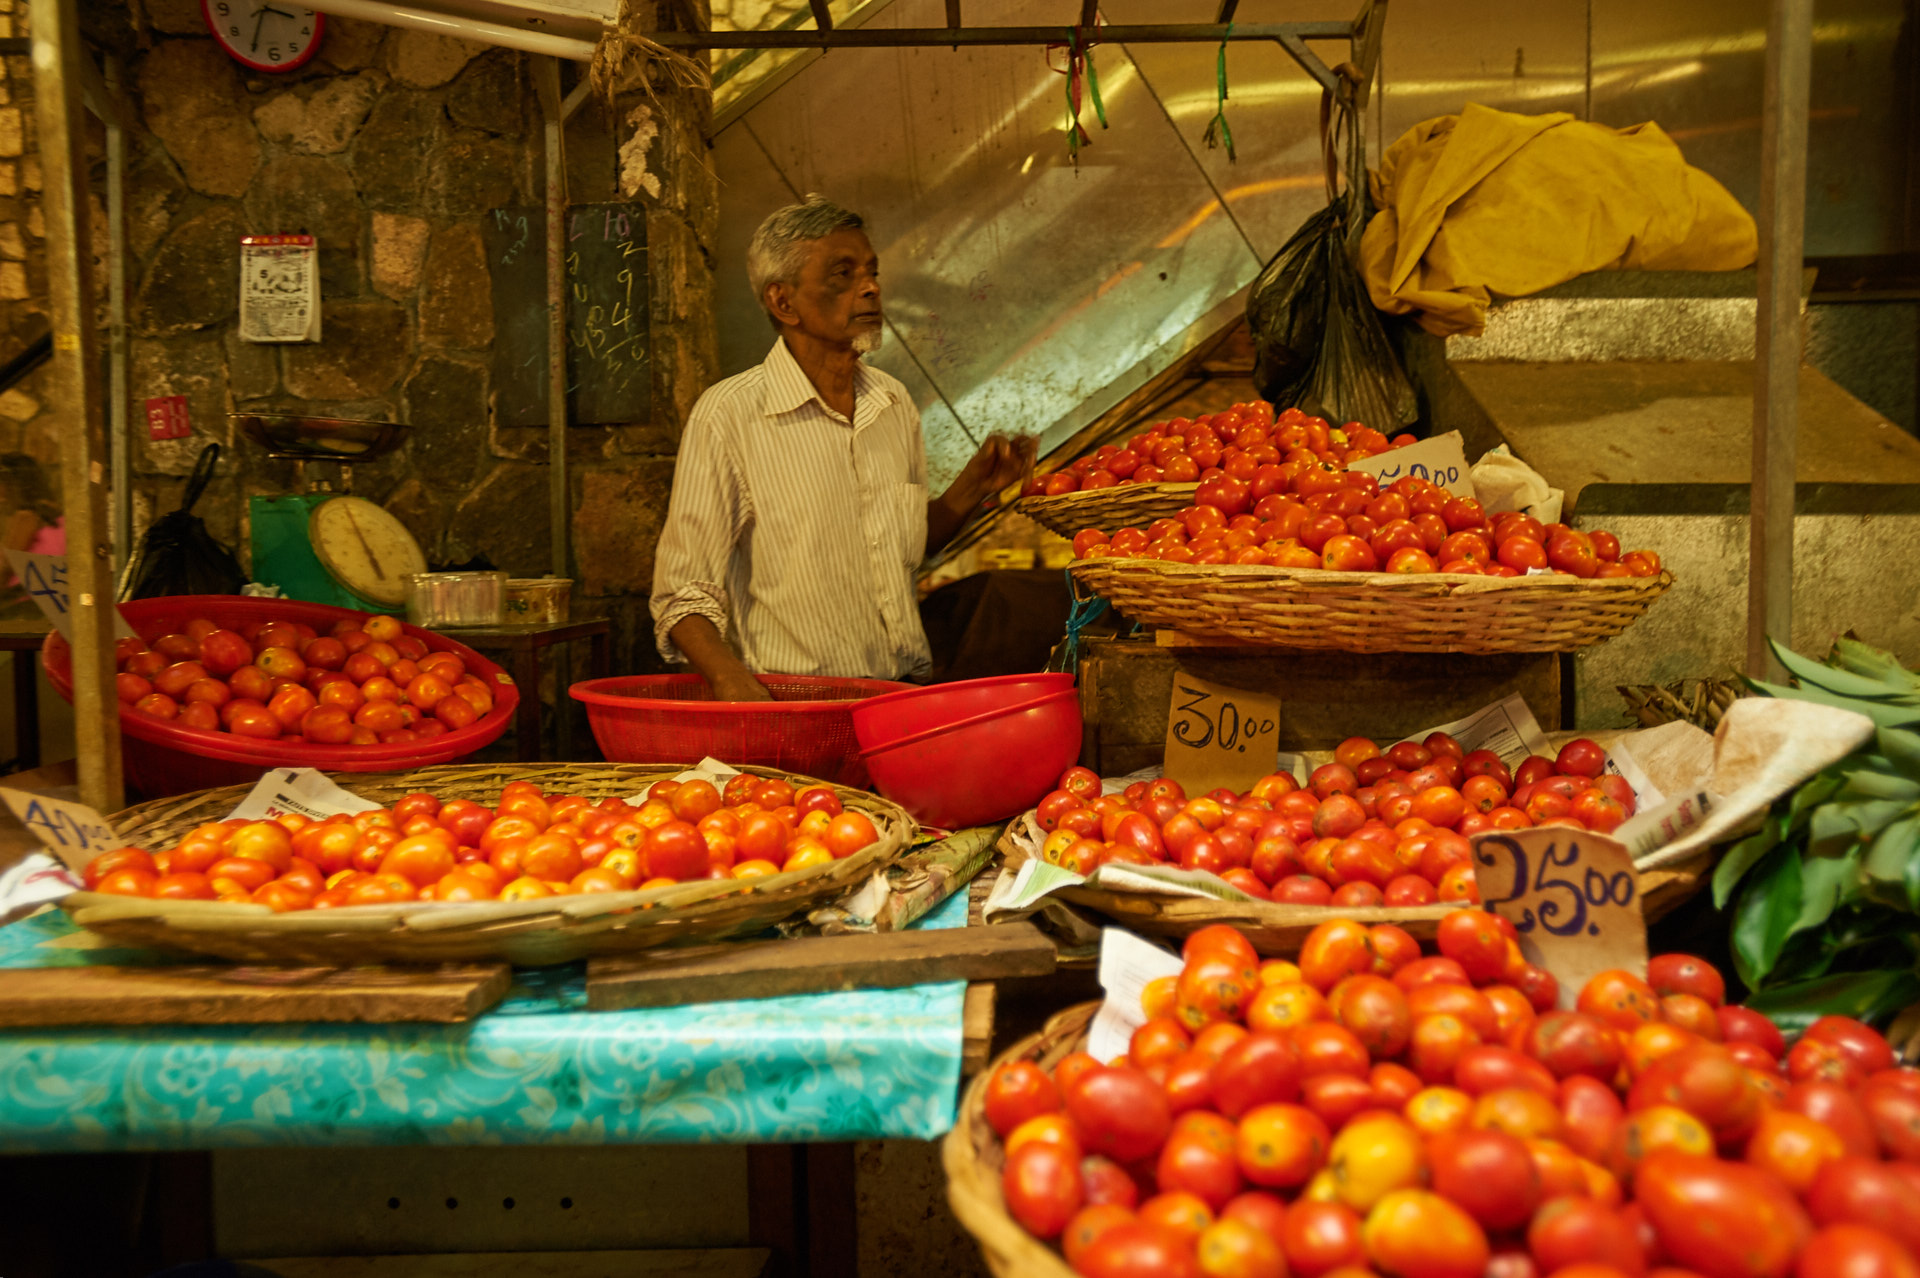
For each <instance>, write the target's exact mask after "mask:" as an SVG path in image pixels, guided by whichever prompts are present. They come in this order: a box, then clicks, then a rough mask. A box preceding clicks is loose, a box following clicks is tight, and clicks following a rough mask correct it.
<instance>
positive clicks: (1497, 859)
mask: <svg viewBox="0 0 1920 1278" xmlns="http://www.w3.org/2000/svg"><path fill="white" fill-rule="evenodd" d="M1473 868H1474V878H1475V879H1476V881H1478V883H1479V885H1480V899H1481V900H1482V901H1484V902H1485V903H1486V907H1487V908H1488V909H1489V910H1492V911H1493V912H1494V913H1496V914H1498V915H1500V916H1501V917H1503V918H1506V919H1508V920H1510V921H1511V922H1512V923H1513V929H1514V931H1516V932H1518V933H1519V934H1520V949H1521V952H1522V953H1524V954H1525V955H1526V956H1527V958H1528V959H1530V960H1531V961H1533V962H1535V963H1538V964H1539V965H1540V966H1542V967H1544V968H1546V969H1547V970H1548V971H1549V972H1552V973H1553V975H1554V977H1555V978H1556V979H1558V980H1559V982H1560V998H1561V1005H1562V1006H1563V1007H1570V1006H1572V1000H1573V998H1574V997H1576V996H1577V995H1578V994H1579V992H1580V987H1581V986H1583V985H1585V984H1586V983H1587V980H1588V978H1590V977H1592V976H1593V975H1595V974H1596V973H1598V972H1603V971H1607V970H1608V969H1610V968H1623V969H1625V970H1627V971H1630V972H1633V973H1634V974H1635V975H1641V976H1644V975H1645V974H1646V970H1647V924H1646V920H1645V918H1644V917H1642V915H1641V912H1640V891H1639V879H1638V878H1637V877H1636V875H1635V874H1634V869H1633V858H1632V856H1631V855H1630V854H1629V853H1628V851H1627V849H1626V847H1625V846H1624V845H1622V844H1620V843H1618V842H1616V841H1615V840H1613V839H1609V838H1607V837H1606V836H1605V835H1601V834H1594V833H1591V832H1590V831H1586V830H1575V829H1572V828H1570V827H1562V826H1542V827H1538V828H1535V829H1531V830H1510V831H1493V832H1489V833H1486V834H1478V835H1475V836H1474V839H1473Z"/></svg>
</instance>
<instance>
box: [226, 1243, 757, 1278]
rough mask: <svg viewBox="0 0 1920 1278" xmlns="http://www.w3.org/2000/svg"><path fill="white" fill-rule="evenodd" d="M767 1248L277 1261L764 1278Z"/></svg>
mask: <svg viewBox="0 0 1920 1278" xmlns="http://www.w3.org/2000/svg"><path fill="white" fill-rule="evenodd" d="M772 1254H773V1253H772V1252H770V1251H768V1250H767V1249H766V1248H765V1247H722V1248H713V1249H700V1250H689V1249H681V1248H674V1249H669V1250H661V1251H476V1252H460V1253H457V1254H447V1253H443V1254H441V1255H437V1256H434V1255H427V1256H411V1255H410V1256H278V1257H275V1258H273V1259H271V1260H261V1261H256V1262H254V1263H256V1264H259V1265H261V1266H263V1267H265V1268H267V1269H270V1270H272V1271H273V1272H274V1273H275V1274H278V1275H280V1278H606V1276H607V1275H609V1274H620V1275H622V1276H623V1278H653V1276H654V1275H659V1276H660V1278H668V1276H669V1275H671V1276H672V1278H759V1276H760V1275H761V1274H763V1273H765V1272H766V1267H767V1260H768V1258H769V1257H770V1256H771V1255H772Z"/></svg>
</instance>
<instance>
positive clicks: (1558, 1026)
mask: <svg viewBox="0 0 1920 1278" xmlns="http://www.w3.org/2000/svg"><path fill="white" fill-rule="evenodd" d="M1529 1050H1530V1051H1531V1052H1532V1054H1533V1056H1534V1058H1535V1059H1536V1060H1538V1061H1539V1062H1540V1063H1541V1064H1543V1065H1545V1066H1546V1067H1547V1068H1548V1069H1550V1070H1552V1071H1553V1072H1554V1074H1555V1076H1557V1077H1559V1078H1566V1077H1568V1076H1569V1075H1572V1074H1586V1075H1589V1076H1591V1077H1593V1078H1597V1079H1600V1080H1601V1081H1603V1082H1611V1081H1612V1080H1613V1076H1614V1072H1615V1071H1616V1070H1618V1069H1619V1068H1620V1054H1621V1048H1620V1039H1619V1037H1618V1036H1617V1035H1615V1034H1614V1032H1613V1029H1612V1027H1610V1026H1609V1025H1607V1023H1606V1022H1604V1021H1602V1020H1601V1019H1600V1018H1599V1017H1597V1016H1590V1015H1588V1014H1587V1013H1585V1012H1548V1013H1547V1014H1546V1015H1544V1016H1542V1017H1541V1018H1540V1021H1539V1023H1538V1024H1536V1025H1535V1026H1534V1027H1533V1035H1532V1041H1531V1044H1530V1047H1529Z"/></svg>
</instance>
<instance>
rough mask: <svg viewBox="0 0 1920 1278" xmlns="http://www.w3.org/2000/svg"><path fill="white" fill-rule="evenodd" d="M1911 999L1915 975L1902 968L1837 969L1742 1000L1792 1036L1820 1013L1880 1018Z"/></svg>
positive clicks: (1917, 985) (1917, 990)
mask: <svg viewBox="0 0 1920 1278" xmlns="http://www.w3.org/2000/svg"><path fill="white" fill-rule="evenodd" d="M1916 998H1920V978H1917V977H1915V976H1914V974H1913V972H1912V971H1911V970H1909V969H1904V968H1902V969H1896V970H1882V971H1873V972H1842V973H1840V974H1839V975H1837V976H1823V977H1821V978H1819V979H1817V980H1811V981H1797V982H1795V983H1793V984H1791V985H1778V986H1775V987H1773V988H1771V989H1763V990H1756V991H1755V992H1754V993H1752V994H1750V995H1748V996H1747V1002H1746V1005H1747V1006H1748V1007H1750V1008H1752V1009H1753V1010H1754V1011H1756V1012H1764V1013H1765V1014H1766V1015H1768V1016H1770V1017H1772V1018H1773V1023H1774V1024H1776V1025H1778V1026H1779V1027H1780V1029H1781V1032H1782V1033H1784V1034H1786V1035H1787V1036H1788V1037H1789V1038H1795V1037H1798V1036H1799V1034H1800V1033H1801V1031H1803V1030H1805V1029H1806V1028H1807V1026H1809V1025H1811V1024H1813V1022H1814V1021H1816V1020H1818V1019H1819V1018H1821V1017H1822V1016H1851V1017H1854V1018H1855V1019H1856V1020H1862V1021H1867V1022H1869V1023H1871V1022H1873V1021H1876V1020H1878V1021H1883V1022H1884V1021H1885V1020H1886V1019H1887V1018H1889V1017H1891V1016H1892V1015H1893V1014H1894V1013H1896V1012H1898V1011H1899V1010H1900V1009H1901V1008H1903V1007H1905V1006H1907V1005H1908V1004H1909V1003H1912V1002H1913V1001H1914V1000H1915V999H1916Z"/></svg>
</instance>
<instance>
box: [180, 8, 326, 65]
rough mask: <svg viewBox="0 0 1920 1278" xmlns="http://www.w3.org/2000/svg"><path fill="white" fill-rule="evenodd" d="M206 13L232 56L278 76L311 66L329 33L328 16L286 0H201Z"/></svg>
mask: <svg viewBox="0 0 1920 1278" xmlns="http://www.w3.org/2000/svg"><path fill="white" fill-rule="evenodd" d="M200 16H201V17H202V18H204V19H205V20H206V23H207V30H209V31H211V32H212V33H213V38H214V41H215V42H216V43H217V44H219V46H220V47H221V48H222V49H225V50H226V51H227V56H228V57H230V58H232V59H233V60H234V61H235V62H238V63H240V64H241V65H242V66H247V67H251V68H253V69H254V70H255V71H267V72H272V73H276V74H277V73H279V72H282V71H292V70H294V69H296V68H298V67H303V66H305V65H306V64H307V63H308V62H309V61H310V60H311V59H312V58H313V55H314V54H315V53H316V52H318V51H319V48H320V38H321V37H322V36H324V35H325V34H326V33H327V15H325V14H324V13H316V12H314V11H313V10H312V9H309V8H307V7H306V6H305V5H301V4H289V3H287V2H286V0H200Z"/></svg>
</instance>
